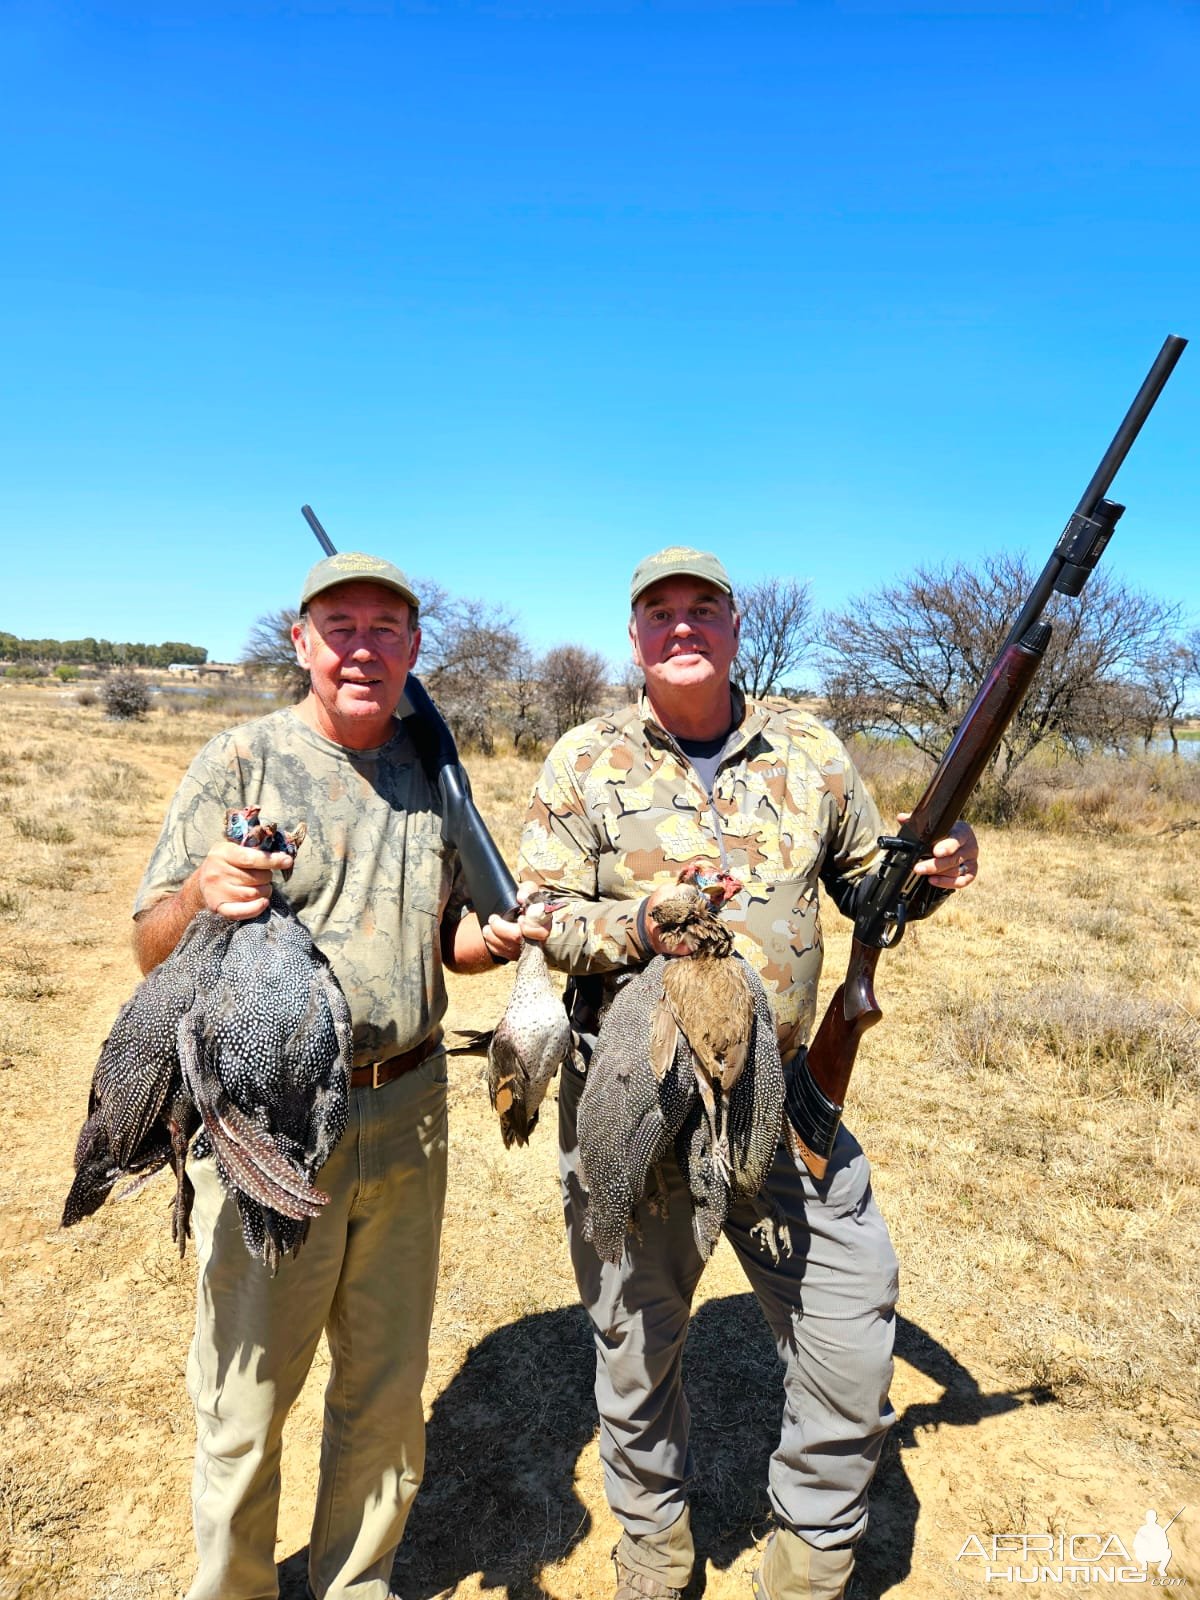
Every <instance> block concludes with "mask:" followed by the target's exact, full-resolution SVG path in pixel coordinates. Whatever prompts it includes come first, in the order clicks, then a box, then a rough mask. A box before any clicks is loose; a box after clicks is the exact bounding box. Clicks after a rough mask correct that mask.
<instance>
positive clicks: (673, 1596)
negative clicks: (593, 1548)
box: [612, 1545, 683, 1600]
mask: <svg viewBox="0 0 1200 1600" xmlns="http://www.w3.org/2000/svg"><path fill="white" fill-rule="evenodd" d="M618 1549H620V1546H619V1545H618V1546H617V1547H616V1549H614V1550H613V1553H612V1558H613V1566H614V1567H616V1569H617V1592H616V1594H615V1595H614V1596H613V1600H683V1590H682V1589H672V1588H670V1587H669V1586H668V1585H667V1584H665V1583H662V1582H660V1581H659V1579H658V1578H651V1577H650V1576H649V1575H648V1574H647V1573H645V1572H635V1571H634V1570H633V1568H632V1567H627V1566H626V1565H625V1563H624V1562H623V1561H622V1560H621V1558H620V1556H619V1555H618V1554H617V1550H618Z"/></svg>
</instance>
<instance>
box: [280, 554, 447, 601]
mask: <svg viewBox="0 0 1200 1600" xmlns="http://www.w3.org/2000/svg"><path fill="white" fill-rule="evenodd" d="M339 583H381V584H382V585H383V587H384V588H385V589H394V590H395V591H396V593H397V594H398V595H402V596H403V597H404V599H405V600H407V601H408V603H409V605H410V606H416V607H417V609H418V610H420V607H421V602H420V601H419V600H418V599H417V597H416V595H415V594H414V593H413V591H412V585H411V584H410V583H409V581H408V579H407V578H406V577H405V576H404V574H403V573H402V572H401V571H400V568H399V567H394V566H393V565H392V563H391V562H390V561H384V560H383V558H382V557H381V556H367V555H364V554H363V553H362V551H361V550H339V551H338V553H337V555H335V556H326V557H325V559H324V560H323V561H318V562H317V564H316V566H315V567H314V568H313V569H312V571H311V572H310V573H309V575H308V577H307V578H305V580H304V588H303V589H302V590H301V592H300V609H301V611H303V610H304V608H305V606H306V605H308V603H309V601H310V600H315V599H316V597H317V596H318V595H319V594H324V593H325V591H326V589H333V588H335V587H336V586H337V585H338V584H339Z"/></svg>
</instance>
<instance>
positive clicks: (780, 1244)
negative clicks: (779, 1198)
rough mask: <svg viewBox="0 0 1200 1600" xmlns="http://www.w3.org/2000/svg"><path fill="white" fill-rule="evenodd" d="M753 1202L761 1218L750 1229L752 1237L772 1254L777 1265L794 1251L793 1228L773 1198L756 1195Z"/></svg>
mask: <svg viewBox="0 0 1200 1600" xmlns="http://www.w3.org/2000/svg"><path fill="white" fill-rule="evenodd" d="M751 1204H752V1205H753V1206H754V1209H755V1210H756V1211H757V1212H758V1216H759V1219H758V1221H757V1222H756V1223H755V1224H754V1226H753V1227H752V1228H751V1229H750V1234H751V1237H752V1238H753V1239H754V1240H755V1241H756V1242H757V1244H758V1247H759V1249H760V1250H762V1251H764V1252H765V1253H766V1254H767V1255H769V1256H770V1258H771V1260H772V1262H773V1263H774V1265H775V1266H778V1265H779V1263H780V1262H781V1261H782V1260H784V1259H785V1258H786V1257H788V1256H790V1255H791V1253H792V1230H791V1227H790V1225H789V1223H788V1220H787V1218H786V1217H785V1216H784V1214H783V1212H782V1210H781V1209H780V1208H779V1206H777V1205H776V1204H775V1202H774V1201H773V1200H768V1199H766V1198H764V1196H763V1195H761V1194H759V1195H755V1197H754V1199H753V1201H752V1202H751Z"/></svg>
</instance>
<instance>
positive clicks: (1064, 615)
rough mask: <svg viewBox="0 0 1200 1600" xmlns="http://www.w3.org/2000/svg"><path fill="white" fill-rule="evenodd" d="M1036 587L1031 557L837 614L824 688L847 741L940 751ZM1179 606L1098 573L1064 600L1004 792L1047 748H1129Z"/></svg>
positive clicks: (997, 769) (952, 572) (1019, 720)
mask: <svg viewBox="0 0 1200 1600" xmlns="http://www.w3.org/2000/svg"><path fill="white" fill-rule="evenodd" d="M1032 586H1033V576H1032V575H1031V573H1030V572H1029V570H1028V568H1027V567H1026V565H1025V563H1024V561H1023V560H1020V559H1016V558H1012V557H1008V556H995V557H991V558H989V559H987V560H986V561H984V562H983V564H982V566H981V567H980V568H979V569H978V570H974V569H971V568H968V567H965V566H962V565H957V566H954V567H952V568H949V569H944V570H937V571H928V570H923V569H918V570H917V572H916V573H915V574H914V576H913V577H911V578H909V579H907V580H906V581H905V582H903V583H900V584H896V585H893V586H890V587H888V588H884V589H880V590H877V591H876V592H875V593H873V594H870V595H867V596H865V597H864V598H863V599H862V600H860V601H858V602H856V603H855V604H854V605H853V606H852V607H851V609H849V610H848V611H844V612H842V613H841V614H840V615H837V616H833V617H831V618H829V619H828V620H827V622H826V623H825V625H824V627H823V633H824V636H825V641H826V642H825V647H824V656H825V673H824V684H825V693H826V696H827V699H828V701H829V705H830V710H831V713H832V717H833V722H834V726H835V727H836V728H837V730H838V731H839V732H840V733H842V734H843V735H844V734H848V733H852V732H871V731H874V732H883V733H887V734H892V735H901V736H903V737H906V738H908V739H911V740H912V742H913V743H914V744H915V745H916V746H917V748H918V749H919V750H922V751H924V752H925V753H926V754H927V755H929V756H931V757H937V756H940V755H941V753H942V751H943V749H944V748H945V746H946V743H947V741H948V740H949V738H950V736H951V734H952V733H953V732H954V730H955V728H956V727H957V726H958V723H959V722H960V721H961V719H962V716H963V714H964V712H965V711H966V709H967V707H968V705H969V704H970V702H971V700H972V699H973V697H974V694H975V691H976V689H977V688H978V687H979V685H980V683H981V682H982V681H983V677H984V674H985V672H986V671H987V669H988V667H989V666H990V665H991V662H992V660H993V659H994V657H995V655H996V653H997V652H998V650H999V648H1000V646H1001V644H1002V643H1003V641H1004V639H1005V637H1006V635H1007V633H1008V629H1009V628H1010V626H1011V624H1012V621H1013V620H1014V619H1015V617H1016V616H1017V613H1018V612H1019V610H1020V608H1021V605H1022V604H1023V602H1024V600H1025V598H1026V596H1027V595H1028V593H1029V591H1030V589H1031V588H1032ZM1177 615H1178V612H1177V609H1176V608H1175V607H1171V606H1166V605H1164V604H1163V603H1162V602H1160V601H1157V600H1153V599H1151V598H1150V597H1148V596H1146V595H1143V594H1139V593H1138V592H1137V591H1135V590H1131V589H1127V588H1126V587H1125V586H1124V585H1122V584H1119V583H1117V582H1116V581H1115V580H1114V579H1113V578H1111V577H1110V576H1109V575H1108V574H1106V573H1103V572H1100V573H1097V574H1095V575H1094V576H1093V578H1092V579H1091V581H1090V582H1089V584H1088V587H1087V588H1086V589H1085V590H1084V592H1083V595H1082V597H1081V598H1080V599H1079V600H1063V599H1061V598H1060V597H1058V596H1055V597H1054V599H1053V600H1052V602H1051V604H1050V606H1049V608H1048V610H1047V612H1046V613H1045V620H1047V621H1049V622H1051V623H1052V625H1053V633H1052V635H1051V640H1050V645H1049V647H1048V649H1047V651H1046V656H1045V659H1044V660H1043V663H1042V665H1041V667H1040V668H1039V670H1038V672H1037V674H1036V676H1035V677H1034V679H1033V684H1032V686H1031V688H1030V691H1029V693H1028V695H1027V696H1026V698H1025V700H1024V702H1023V704H1022V705H1021V708H1020V710H1019V711H1018V712H1017V715H1016V717H1015V719H1014V720H1013V722H1012V723H1011V724H1010V725H1009V728H1008V730H1007V731H1006V733H1005V735H1004V737H1003V739H1002V740H1001V743H1000V748H999V750H998V751H997V756H996V761H995V765H994V773H995V777H996V779H997V781H998V782H999V784H1000V786H1001V787H1002V788H1003V787H1004V786H1005V785H1007V783H1008V781H1009V779H1010V778H1011V777H1012V774H1013V773H1014V772H1015V771H1016V770H1017V768H1018V767H1019V766H1020V765H1021V763H1022V762H1023V761H1025V760H1026V758H1027V757H1028V756H1029V754H1030V753H1031V752H1032V751H1033V750H1035V749H1036V748H1037V747H1038V746H1039V745H1040V744H1043V743H1045V742H1046V741H1055V742H1057V743H1058V744H1059V745H1061V746H1063V747H1065V748H1066V749H1068V750H1070V751H1072V752H1073V753H1075V754H1080V753H1082V751H1083V750H1084V749H1086V748H1087V747H1089V746H1102V747H1109V748H1112V747H1120V746H1122V745H1123V744H1124V743H1125V742H1126V741H1127V740H1128V738H1129V737H1130V735H1131V731H1132V729H1133V728H1134V727H1135V725H1136V718H1137V714H1138V703H1137V702H1138V697H1137V695H1136V694H1135V693H1134V692H1132V691H1133V690H1134V689H1135V688H1136V686H1137V684H1138V683H1139V681H1140V680H1139V673H1140V663H1141V662H1143V661H1145V660H1147V659H1148V658H1150V657H1151V656H1152V655H1153V654H1154V653H1155V652H1156V651H1158V650H1159V649H1160V648H1161V647H1162V645H1163V643H1164V641H1165V640H1166V639H1168V638H1169V637H1170V633H1171V629H1172V627H1173V625H1174V623H1175V621H1176V618H1177Z"/></svg>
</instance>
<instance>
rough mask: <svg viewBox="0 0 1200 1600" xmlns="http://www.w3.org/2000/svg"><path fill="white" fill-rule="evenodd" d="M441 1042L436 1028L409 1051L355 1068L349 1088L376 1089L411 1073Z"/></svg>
mask: <svg viewBox="0 0 1200 1600" xmlns="http://www.w3.org/2000/svg"><path fill="white" fill-rule="evenodd" d="M441 1042H442V1030H441V1029H440V1028H438V1029H436V1030H435V1031H434V1032H433V1033H431V1034H430V1035H429V1037H428V1039H422V1040H421V1042H420V1044H415V1045H413V1047H412V1049H411V1050H402V1051H401V1052H400V1054H399V1055H398V1056H388V1058H387V1060H386V1061H368V1062H366V1063H365V1064H364V1065H363V1066H361V1067H355V1068H354V1070H353V1071H352V1072H351V1074H350V1087H351V1088H352V1089H378V1088H380V1087H381V1086H382V1085H383V1084H385V1083H392V1082H393V1081H394V1080H395V1079H396V1078H402V1077H403V1076H404V1074H405V1073H406V1072H412V1070H413V1069H414V1067H419V1066H420V1065H421V1063H422V1061H428V1060H429V1058H430V1056H431V1055H432V1054H433V1052H434V1051H435V1050H436V1049H437V1048H438V1046H439V1045H440V1044H441Z"/></svg>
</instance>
